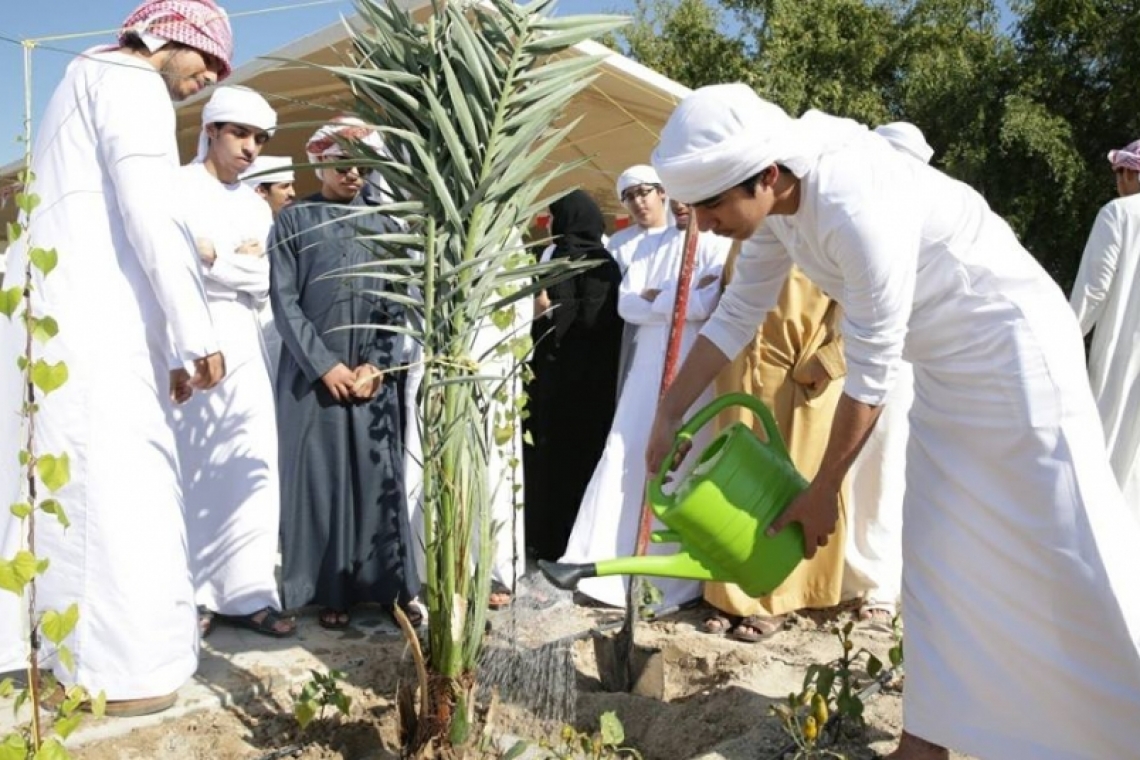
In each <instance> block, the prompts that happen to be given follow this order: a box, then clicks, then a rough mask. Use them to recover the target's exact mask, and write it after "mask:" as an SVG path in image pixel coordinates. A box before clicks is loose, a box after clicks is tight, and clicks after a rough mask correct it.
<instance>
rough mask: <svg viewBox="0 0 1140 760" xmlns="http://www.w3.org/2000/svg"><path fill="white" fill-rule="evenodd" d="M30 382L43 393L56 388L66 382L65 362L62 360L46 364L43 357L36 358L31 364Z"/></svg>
mask: <svg viewBox="0 0 1140 760" xmlns="http://www.w3.org/2000/svg"><path fill="white" fill-rule="evenodd" d="M32 382H33V383H35V385H36V387H37V388H39V389H40V390H41V391H43V392H44V393H45V394H46V393H51V392H52V391H54V390H58V389H59V387H60V386H62V385H63V384H64V383H66V382H67V364H66V363H65V362H62V361H59V362H56V363H55V364H48V363H47V362H46V361H44V360H43V359H36V363H35V364H33V365H32Z"/></svg>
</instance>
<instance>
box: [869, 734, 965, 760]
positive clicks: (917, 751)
mask: <svg viewBox="0 0 1140 760" xmlns="http://www.w3.org/2000/svg"><path fill="white" fill-rule="evenodd" d="M883 760H950V751H949V750H948V749H946V748H945V747H939V746H938V745H937V744H931V743H930V742H928V741H926V740H925V739H920V738H918V737H917V736H915V735H914V734H908V733H907V732H906V731H903V735H902V738H901V739H900V740H899V748H898V749H896V750H895V751H894V752H892V753H891V754H889V755H887V756H886V757H884V758H883Z"/></svg>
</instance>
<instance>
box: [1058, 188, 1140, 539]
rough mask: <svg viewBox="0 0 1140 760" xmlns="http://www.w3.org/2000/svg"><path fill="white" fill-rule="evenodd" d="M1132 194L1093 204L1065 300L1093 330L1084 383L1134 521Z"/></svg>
mask: <svg viewBox="0 0 1140 760" xmlns="http://www.w3.org/2000/svg"><path fill="white" fill-rule="evenodd" d="M1138 289H1140V194H1138V195H1130V196H1127V197H1124V198H1117V199H1116V200H1114V201H1110V202H1109V203H1107V204H1105V206H1104V207H1103V208H1101V210H1100V213H1099V214H1097V217H1096V222H1095V223H1094V224H1093V228H1092V232H1091V233H1090V234H1089V239H1088V243H1087V244H1086V245H1085V252H1084V256H1083V257H1082V258H1081V268H1080V270H1079V271H1078V272H1077V281H1076V284H1075V285H1074V286H1073V295H1072V298H1071V304H1072V307H1073V309H1074V310H1075V311H1076V313H1077V320H1078V321H1079V322H1080V324H1081V332H1082V333H1085V334H1086V335H1087V334H1088V332H1089V331H1090V330H1092V329H1093V328H1094V327H1095V328H1096V333H1095V334H1094V335H1093V342H1092V350H1091V351H1090V352H1089V380H1090V382H1091V383H1092V389H1093V398H1095V399H1096V403H1097V407H1098V409H1099V410H1100V419H1101V422H1102V423H1103V424H1104V435H1105V439H1106V441H1107V444H1108V455H1109V457H1110V459H1111V460H1112V469H1113V472H1115V473H1116V480H1117V482H1118V483H1119V484H1120V487H1121V489H1122V490H1123V491H1124V500H1125V502H1127V504H1128V506H1129V507H1130V508H1131V509H1132V512H1133V514H1135V515H1137V517H1138V518H1140V352H1138V351H1137V350H1136V347H1137V343H1140V298H1138V297H1137V291H1138Z"/></svg>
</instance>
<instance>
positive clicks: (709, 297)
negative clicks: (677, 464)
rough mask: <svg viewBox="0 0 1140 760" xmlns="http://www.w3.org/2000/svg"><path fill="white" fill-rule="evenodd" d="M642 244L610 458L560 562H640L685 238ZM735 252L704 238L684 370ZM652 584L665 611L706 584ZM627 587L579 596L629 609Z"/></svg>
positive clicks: (663, 234) (625, 298)
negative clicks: (649, 451)
mask: <svg viewBox="0 0 1140 760" xmlns="http://www.w3.org/2000/svg"><path fill="white" fill-rule="evenodd" d="M614 238H615V239H616V238H617V235H615V236H614ZM636 239H637V240H638V241H639V244H638V246H637V248H636V250H634V251H632V252H631V254H630V255H629V257H628V261H629V266H628V268H627V269H626V271H625V276H624V277H623V278H622V283H621V288H620V291H619V296H618V313H619V314H620V315H621V317H622V319H624V320H625V322H626V330H627V332H628V331H629V330H630V327H631V326H636V329H635V331H634V337H633V357H632V359H631V361H630V367H629V373H628V376H627V378H626V382H625V387H624V389H623V391H622V393H621V395H620V398H619V399H618V405H617V411H616V412H615V413H614V421H613V426H612V427H611V429H610V434H609V436H608V437H607V439H606V447H605V450H604V451H603V453H602V458H601V460H600V461H599V462H598V466H597V468H596V469H595V470H594V476H593V477H592V478H591V479H590V484H589V485H588V486H587V487H586V493H585V495H584V496H583V497H582V506H581V508H580V509H579V511H578V519H577V520H575V522H574V530H573V532H572V533H571V535H570V540H569V542H568V543H567V546H566V553H565V554H564V555H563V557H562V558H561V559H560V560H559V561H560V562H570V563H586V562H596V561H598V560H603V559H610V558H613V557H624V556H628V555H631V554H633V552H634V549H635V547H636V545H637V528H638V522H639V519H640V515H641V506H642V502H643V500H644V496H645V480H646V477H645V476H646V473H645V448H646V446H647V445H648V443H649V433H650V429H651V427H652V425H653V418H654V413H655V411H656V409H657V399H658V392H659V389H660V386H661V374H662V372H664V368H665V352H666V348H667V346H668V342H669V325H670V321H671V319H672V315H673V301H674V297H675V294H676V290H677V275H678V274H679V268H680V263H681V256H682V253H683V247H684V240H685V233H684V231H682V230H678V229H677V228H675V227H668V228H664V229H662V230H659V231H656V232H650V233H649V234H646V235H642V236H639V237H637V238H636ZM611 242H612V241H611ZM729 245H730V241H728V240H724V239H720V238H715V237H713V236H712V235H702V236H701V238H700V240H699V241H698V246H697V260H696V264H695V266H694V267H693V276H692V285H691V287H690V295H689V302H688V311H687V319H686V322H685V327H684V331H683V332H682V338H681V353H680V356H679V357H678V364H677V366H678V367H680V366H681V362H682V361H684V358H685V356H686V355H688V352H689V348H690V347H691V346H692V344H693V341H694V340H695V339H696V337H697V333H698V330H699V329H700V326H701V325H702V324H703V323H704V320H706V319H707V318H708V316H709V314H711V313H712V311H713V309H714V308H715V307H716V304H717V300H718V299H719V298H720V273H721V270H722V269H723V268H724V263H725V260H726V259H727V257H728V248H729ZM707 275H715V276H716V277H717V279H716V281H715V282H712V283H711V284H708V285H706V286H705V287H703V288H698V287H697V286H698V284H699V283H700V280H701V279H702V278H704V277H705V276H707ZM647 289H658V290H660V291H661V294H660V295H658V296H657V298H656V300H654V301H652V302H650V301H648V300H647V299H645V298H642V297H641V293H642V292H644V291H645V290H647ZM713 395H714V393H713V389H712V388H711V387H710V388H708V389H706V390H705V392H704V393H702V394H701V397H700V399H699V400H698V401H697V403H696V404H694V406H693V408H692V409H691V410H690V414H691V413H692V412H695V411H696V410H698V409H700V408H701V407H703V406H705V405H706V404H708V403H709V402H711V401H712V399H713ZM715 432H716V431H715V428H714V426H713V425H712V424H710V425H706V426H705V428H704V429H703V430H702V431H701V432H700V433H698V434H697V435H696V436H694V438H693V447H694V448H695V449H696V450H698V451H699V450H701V449H702V448H704V447H705V446H706V445H707V444H708V443H709V441H711V440H712V438H713V436H714V435H715ZM686 461H688V462H695V461H696V457H689V458H688V459H687V460H686ZM684 471H685V470H684V469H683V470H682V474H683V472H684ZM678 481H679V478H678ZM654 527H655V529H660V528H661V527H663V526H662V525H661V523H660V521H658V520H656V519H655V520H654ZM677 549H678V546H677V545H676V544H654V543H651V544H650V545H649V549H648V551H649V552H650V553H651V554H672V553H675V552H676V551H677ZM648 580H649V582H651V583H652V584H653V585H654V586H656V587H657V588H658V589H659V590H660V591H661V592H662V595H663V597H664V598H663V600H662V601H661V605H662V606H663V607H670V606H673V605H677V604H683V603H685V602H687V601H689V600H691V599H695V598H696V597H698V596H700V593H701V585H700V582H699V581H692V580H682V579H676V578H648ZM627 583H628V578H627V577H625V576H620V575H619V576H608V577H600V578H588V579H586V580H583V581H581V582H580V583H579V584H578V590H579V591H580V592H582V593H583V594H585V595H586V596H589V597H591V598H593V599H596V600H598V601H600V602H602V603H604V604H609V605H612V606H615V607H623V606H625V594H626V584H627Z"/></svg>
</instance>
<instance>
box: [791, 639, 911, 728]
mask: <svg viewBox="0 0 1140 760" xmlns="http://www.w3.org/2000/svg"><path fill="white" fill-rule="evenodd" d="M854 630H855V623H854V622H853V621H851V620H847V621H846V622H840V623H836V624H835V625H833V626H832V628H831V633H832V634H833V635H834V636H835V637H836V638H837V639H838V640H839V647H840V655H839V659H837V660H835V661H834V662H832V663H828V664H826V665H819V664H815V665H812V666H811V667H809V668H808V671H807V674H806V675H805V676H804V690H805V691H806V690H807V689H809V688H811V689H813V690H814V691H815V692H817V693H819V694H822V695H823V696H824V698H825V699H827V700H828V701H829V703H830V702H831V701H832V700H834V704H835V712H836V713H837V718H836V720H837V722H838V723H839V726H838V728H844V729H847V730H849V731H852V730H854V731H858V730H861V729H862V728H863V727H864V726H865V725H866V723H865V720H864V718H863V710H864V704H863V698H862V697H861V696H860V691H861V690H862V688H863V687H864V686H866V685H867V683H869V682H870V681H873V680H875V679H877V678H879V676H881V675H882V674H883V670H884V668H883V661H882V660H880V659H879V658H878V657H877V656H875V655H874V654H872V653H871V652H870V651H868V650H867V649H866V648H863V647H856V646H855V642H854V641H853V640H852V638H851V633H852V631H854ZM899 651H900V654H899V657H900V662H901V649H900V650H899ZM821 728H822V727H821Z"/></svg>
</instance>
